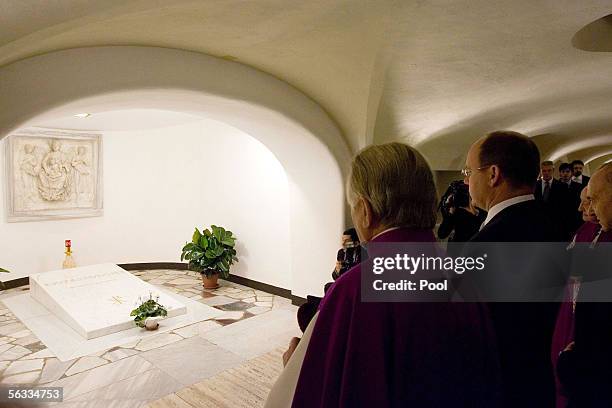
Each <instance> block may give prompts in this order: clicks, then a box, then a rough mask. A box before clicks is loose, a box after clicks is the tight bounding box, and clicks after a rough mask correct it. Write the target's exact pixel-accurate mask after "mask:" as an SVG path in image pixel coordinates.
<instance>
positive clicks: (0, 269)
mask: <svg viewBox="0 0 612 408" xmlns="http://www.w3.org/2000/svg"><path fill="white" fill-rule="evenodd" d="M0 272H10V271H7V270H6V269H2V268H0Z"/></svg>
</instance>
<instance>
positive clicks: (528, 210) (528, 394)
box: [464, 131, 562, 408]
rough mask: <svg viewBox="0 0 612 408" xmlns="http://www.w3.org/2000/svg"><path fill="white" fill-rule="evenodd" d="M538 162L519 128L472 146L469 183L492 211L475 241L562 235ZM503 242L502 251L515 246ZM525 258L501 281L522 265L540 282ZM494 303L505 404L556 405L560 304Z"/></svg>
mask: <svg viewBox="0 0 612 408" xmlns="http://www.w3.org/2000/svg"><path fill="white" fill-rule="evenodd" d="M519 158H520V159H519ZM539 163H540V153H539V151H538V148H537V146H536V145H535V144H534V143H533V141H531V140H530V139H529V138H528V137H526V136H524V135H522V134H520V133H516V132H510V131H498V132H493V133H490V134H488V135H487V136H486V137H484V138H482V139H480V140H478V141H476V142H475V143H474V144H473V145H472V147H471V148H470V151H469V152H468V155H467V160H466V168H465V169H464V176H465V180H464V181H465V183H466V184H468V185H469V190H470V195H471V197H472V200H473V201H474V205H476V206H477V207H479V208H483V209H485V210H487V211H488V215H487V218H486V219H485V222H484V223H483V226H482V227H481V229H480V232H478V233H477V234H476V235H475V236H474V237H473V238H472V240H471V241H472V242H489V243H491V242H496V243H499V242H505V243H513V242H557V241H560V240H561V239H562V237H561V234H560V232H559V230H558V228H556V227H555V225H554V223H553V222H552V220H551V218H550V214H549V213H548V212H547V211H546V208H545V206H544V205H542V203H541V202H538V201H536V200H535V197H534V194H533V191H534V187H533V186H534V183H535V181H536V178H537V176H538V173H539ZM496 246H497V247H498V248H500V251H503V250H504V247H509V246H510V244H507V245H503V244H502V245H496ZM506 250H507V249H506ZM489 258H492V257H491V256H489ZM518 258H519V260H518V262H519V264H520V263H521V262H524V263H523V264H520V265H519V267H518V268H516V263H515V265H514V266H513V268H514V269H513V270H501V271H499V273H500V274H503V275H504V276H502V277H500V279H501V280H503V279H506V280H509V279H512V278H511V277H510V278H509V277H508V276H511V275H513V274H514V273H515V272H517V271H519V270H521V269H522V270H528V271H529V273H533V274H534V277H533V278H531V279H537V278H538V277H537V276H535V275H536V274H537V268H534V266H533V265H532V264H531V263H530V262H531V261H532V260H531V259H529V258H525V259H524V260H522V258H520V257H518ZM495 272H496V273H498V271H497V270H496V271H495ZM526 276H528V277H529V276H531V275H529V274H527V275H526ZM466 278H467V277H466ZM474 279H478V278H474ZM502 290H503V288H502ZM488 306H489V310H490V313H491V318H492V321H493V326H494V330H495V333H496V336H497V341H498V349H499V357H500V363H501V368H502V379H503V382H504V385H503V387H504V390H503V392H504V395H503V397H504V404H505V406H506V407H519V406H520V407H534V408H535V407H538V408H544V407H553V406H554V403H555V385H554V377H553V372H552V365H551V361H550V347H551V339H552V333H553V329H554V325H555V320H556V316H557V311H558V307H559V303H556V302H549V303H519V302H517V303H509V302H489V303H488Z"/></svg>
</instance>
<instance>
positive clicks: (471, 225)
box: [438, 180, 487, 242]
mask: <svg viewBox="0 0 612 408" xmlns="http://www.w3.org/2000/svg"><path fill="white" fill-rule="evenodd" d="M438 209H439V210H440V212H441V213H442V224H440V227H438V238H439V239H445V238H446V237H449V238H448V242H467V241H469V240H470V238H472V236H474V234H476V233H477V232H478V229H479V228H480V226H481V225H482V223H483V222H484V220H485V218H486V217H487V213H486V211H483V210H480V209H478V208H476V207H474V205H473V204H472V200H471V198H470V193H469V191H468V186H467V185H465V183H464V182H463V180H457V181H453V182H452V183H451V184H450V186H449V187H448V189H447V190H446V193H444V195H443V196H442V199H441V200H440V205H439V206H438Z"/></svg>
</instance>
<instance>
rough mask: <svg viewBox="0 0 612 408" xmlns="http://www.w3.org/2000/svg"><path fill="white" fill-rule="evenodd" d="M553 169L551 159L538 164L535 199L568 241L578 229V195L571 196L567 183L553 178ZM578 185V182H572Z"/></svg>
mask: <svg viewBox="0 0 612 408" xmlns="http://www.w3.org/2000/svg"><path fill="white" fill-rule="evenodd" d="M554 170H555V166H554V163H553V162H552V161H549V160H548V161H544V162H542V163H541V164H540V179H539V180H538V181H537V182H536V185H535V190H534V195H535V199H536V200H538V201H540V202H542V203H543V204H544V206H545V207H546V208H547V211H548V212H549V214H550V215H551V217H552V218H553V219H554V221H555V223H556V224H557V226H558V228H559V229H560V230H561V232H562V233H563V239H564V240H565V241H569V240H570V239H571V238H572V236H573V235H574V233H575V232H576V229H578V226H579V225H577V224H576V223H577V216H576V211H577V210H578V205H579V204H580V203H579V202H577V199H579V197H575V196H572V194H573V193H574V191H571V192H570V189H569V187H568V186H567V184H563V183H562V182H561V181H559V180H557V179H555V178H553V172H554ZM574 185H575V186H579V185H578V183H574Z"/></svg>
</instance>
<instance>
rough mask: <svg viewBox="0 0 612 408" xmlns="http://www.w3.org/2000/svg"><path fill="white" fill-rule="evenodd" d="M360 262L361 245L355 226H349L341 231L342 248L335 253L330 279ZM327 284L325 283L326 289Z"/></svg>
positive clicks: (335, 277) (336, 277)
mask: <svg viewBox="0 0 612 408" xmlns="http://www.w3.org/2000/svg"><path fill="white" fill-rule="evenodd" d="M360 262H361V247H360V246H359V237H358V236H357V231H355V228H349V229H347V230H346V231H344V232H343V233H342V248H340V249H339V250H338V254H337V255H336V268H335V269H334V271H333V272H332V279H333V280H334V281H335V280H336V279H338V278H339V277H340V275H342V274H343V273H344V272H346V271H348V270H349V269H351V268H352V267H353V266H355V265H357V264H358V263H360ZM328 285H330V284H329V283H328V284H327V285H325V291H327V288H328Z"/></svg>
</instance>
